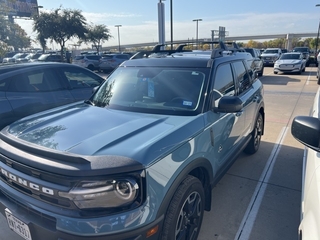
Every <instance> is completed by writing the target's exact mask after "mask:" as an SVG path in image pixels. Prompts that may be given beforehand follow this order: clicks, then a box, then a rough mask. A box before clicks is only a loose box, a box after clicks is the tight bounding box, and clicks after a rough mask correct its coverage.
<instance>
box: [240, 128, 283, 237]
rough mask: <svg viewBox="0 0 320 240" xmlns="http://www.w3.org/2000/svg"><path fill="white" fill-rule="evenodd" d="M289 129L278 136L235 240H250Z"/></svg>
mask: <svg viewBox="0 0 320 240" xmlns="http://www.w3.org/2000/svg"><path fill="white" fill-rule="evenodd" d="M287 131H288V127H283V128H282V130H281V132H280V133H279V135H278V139H277V141H276V142H275V145H274V147H273V149H272V152H271V154H270V156H269V158H268V161H267V163H266V165H265V167H264V170H263V172H262V173H261V175H260V178H259V182H258V184H257V186H256V189H255V191H254V193H253V195H252V197H251V200H250V203H249V205H248V208H247V210H246V212H245V214H244V216H243V218H242V221H241V224H240V227H239V229H238V232H237V234H236V236H235V238H234V240H248V239H249V237H250V234H251V231H252V227H253V224H254V222H255V219H256V217H257V214H258V211H259V208H260V205H261V202H262V199H263V196H264V193H265V191H266V188H267V186H268V182H269V179H270V176H271V173H272V170H273V167H274V164H275V162H276V160H277V156H278V154H279V152H280V149H281V145H282V142H283V140H284V138H285V136H286V134H287Z"/></svg>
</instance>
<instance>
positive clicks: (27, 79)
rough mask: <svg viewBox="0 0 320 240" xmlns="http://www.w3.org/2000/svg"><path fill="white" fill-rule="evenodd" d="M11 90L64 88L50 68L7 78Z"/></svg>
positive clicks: (32, 90)
mask: <svg viewBox="0 0 320 240" xmlns="http://www.w3.org/2000/svg"><path fill="white" fill-rule="evenodd" d="M7 81H9V82H10V85H9V88H8V91H10V92H44V91H55V90H58V89H62V88H63V86H62V85H61V83H60V81H59V78H58V77H57V76H56V75H55V73H54V72H53V71H52V70H50V69H44V70H36V71H30V72H27V73H23V74H17V75H15V76H12V77H10V78H8V79H7Z"/></svg>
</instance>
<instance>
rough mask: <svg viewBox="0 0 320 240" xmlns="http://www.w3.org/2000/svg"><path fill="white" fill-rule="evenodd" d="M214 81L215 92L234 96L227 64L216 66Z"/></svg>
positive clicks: (231, 78) (230, 72)
mask: <svg viewBox="0 0 320 240" xmlns="http://www.w3.org/2000/svg"><path fill="white" fill-rule="evenodd" d="M214 79H215V80H214V89H215V90H217V91H219V92H220V93H221V94H222V95H229V96H233V95H234V90H235V87H234V81H233V74H232V69H231V66H230V64H229V63H228V64H222V65H220V66H218V68H217V72H216V76H215V78H214Z"/></svg>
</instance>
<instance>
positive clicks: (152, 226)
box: [0, 185, 163, 240]
mask: <svg viewBox="0 0 320 240" xmlns="http://www.w3.org/2000/svg"><path fill="white" fill-rule="evenodd" d="M11 190H12V189H11ZM11 190H10V193H9V192H7V191H6V186H3V185H2V186H1V185H0V212H1V214H2V215H4V216H6V213H5V212H6V210H7V211H10V212H11V213H12V215H13V216H15V217H16V218H18V219H19V220H20V221H22V222H23V223H25V224H26V225H27V226H28V228H29V230H30V233H31V238H32V240H37V239H46V240H51V239H52V240H53V239H55V240H57V239H59V240H67V239H68V240H70V239H79V240H81V239H83V240H84V239H86V240H89V239H94V240H100V239H101V240H102V239H104V240H105V239H108V240H119V239H122V240H138V239H139V240H144V239H148V240H156V239H159V235H160V233H161V228H162V222H163V216H162V217H160V218H158V219H156V220H154V221H152V222H150V223H147V222H146V221H144V223H143V224H140V223H141V222H143V221H142V218H146V216H145V215H144V214H146V213H145V212H147V211H145V210H146V209H145V208H144V207H141V208H140V209H139V208H138V209H135V210H134V211H136V214H135V213H134V211H131V213H126V212H124V213H121V214H118V215H114V216H108V217H101V216H100V217H96V218H94V217H91V218H89V217H83V216H82V217H78V218H75V217H69V216H62V215H58V214H56V213H53V212H49V211H47V210H43V209H41V208H39V207H36V206H34V205H32V204H31V203H30V201H28V200H30V199H25V198H24V196H23V195H22V194H21V193H19V192H16V191H15V190H14V191H13V192H12V191H11ZM133 216H137V218H134V217H133ZM134 221H136V222H140V223H137V224H135V223H134ZM129 225H131V226H134V227H131V228H130V227H128V228H126V226H129ZM124 226H125V227H124ZM151 233H154V234H151ZM149 235H150V236H149ZM148 236H149V237H148Z"/></svg>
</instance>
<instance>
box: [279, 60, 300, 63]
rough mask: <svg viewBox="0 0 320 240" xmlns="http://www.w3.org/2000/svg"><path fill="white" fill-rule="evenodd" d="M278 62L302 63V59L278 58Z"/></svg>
mask: <svg viewBox="0 0 320 240" xmlns="http://www.w3.org/2000/svg"><path fill="white" fill-rule="evenodd" d="M277 63H278V64H298V63H301V60H296V59H284V60H278V61H277Z"/></svg>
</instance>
